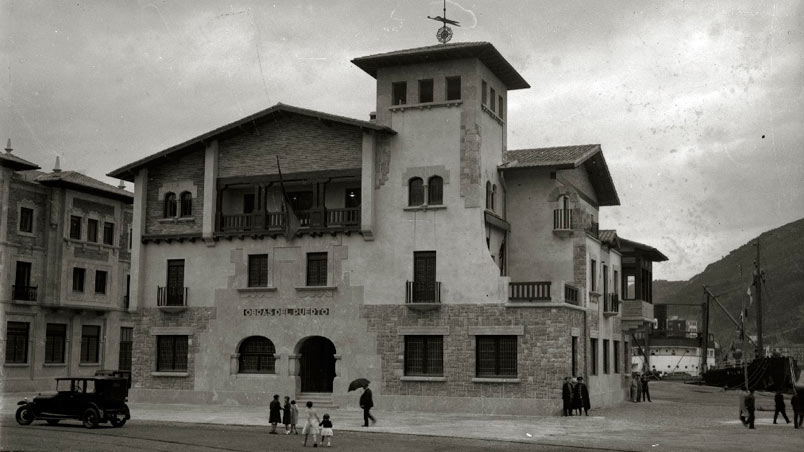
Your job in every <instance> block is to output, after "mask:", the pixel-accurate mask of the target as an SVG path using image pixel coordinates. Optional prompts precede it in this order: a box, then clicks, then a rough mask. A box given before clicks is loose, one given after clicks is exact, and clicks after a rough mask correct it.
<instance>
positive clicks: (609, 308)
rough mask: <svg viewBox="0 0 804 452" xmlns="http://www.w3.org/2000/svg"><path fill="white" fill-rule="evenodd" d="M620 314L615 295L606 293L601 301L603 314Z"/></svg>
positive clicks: (618, 302)
mask: <svg viewBox="0 0 804 452" xmlns="http://www.w3.org/2000/svg"><path fill="white" fill-rule="evenodd" d="M619 312H620V298H619V296H618V295H617V294H616V293H607V294H605V298H604V300H603V313H604V314H611V315H616V314H618V313H619Z"/></svg>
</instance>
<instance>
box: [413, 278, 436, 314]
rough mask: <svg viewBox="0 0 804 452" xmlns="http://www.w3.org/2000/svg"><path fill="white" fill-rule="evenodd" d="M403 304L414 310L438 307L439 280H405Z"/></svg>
mask: <svg viewBox="0 0 804 452" xmlns="http://www.w3.org/2000/svg"><path fill="white" fill-rule="evenodd" d="M405 305H406V306H407V307H409V308H411V309H416V310H431V309H438V308H439V307H440V306H441V281H427V282H419V281H406V282H405Z"/></svg>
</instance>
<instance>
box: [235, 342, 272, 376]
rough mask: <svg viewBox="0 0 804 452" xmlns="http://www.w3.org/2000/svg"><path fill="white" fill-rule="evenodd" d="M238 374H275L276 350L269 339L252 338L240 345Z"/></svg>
mask: <svg viewBox="0 0 804 452" xmlns="http://www.w3.org/2000/svg"><path fill="white" fill-rule="evenodd" d="M237 352H238V354H239V355H240V358H239V362H240V365H239V367H238V373H241V374H273V373H276V370H275V363H276V356H275V353H276V349H275V348H274V343H273V342H271V340H270V339H268V338H265V337H262V336H252V337H249V338H247V339H246V340H244V341H243V343H242V344H240V348H239V349H238V351H237Z"/></svg>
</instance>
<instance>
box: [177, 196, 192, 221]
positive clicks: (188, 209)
mask: <svg viewBox="0 0 804 452" xmlns="http://www.w3.org/2000/svg"><path fill="white" fill-rule="evenodd" d="M180 201H181V208H180V210H179V214H180V215H181V216H182V217H191V216H193V195H192V194H191V193H190V192H189V191H185V192H182V194H181V196H180Z"/></svg>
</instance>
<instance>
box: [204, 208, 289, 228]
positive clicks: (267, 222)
mask: <svg viewBox="0 0 804 452" xmlns="http://www.w3.org/2000/svg"><path fill="white" fill-rule="evenodd" d="M219 218H220V219H219V220H218V224H219V226H218V229H219V231H220V232H251V231H279V230H282V229H283V228H284V226H285V213H284V212H253V213H235V214H220V215H219Z"/></svg>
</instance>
